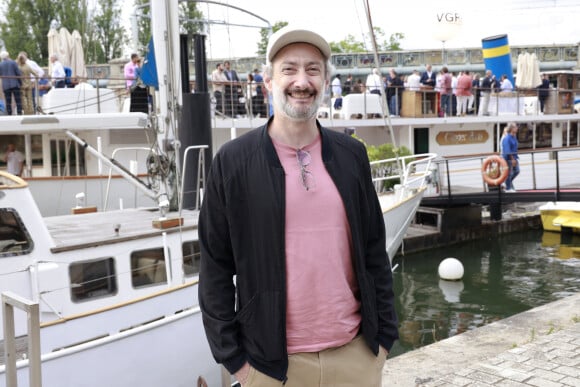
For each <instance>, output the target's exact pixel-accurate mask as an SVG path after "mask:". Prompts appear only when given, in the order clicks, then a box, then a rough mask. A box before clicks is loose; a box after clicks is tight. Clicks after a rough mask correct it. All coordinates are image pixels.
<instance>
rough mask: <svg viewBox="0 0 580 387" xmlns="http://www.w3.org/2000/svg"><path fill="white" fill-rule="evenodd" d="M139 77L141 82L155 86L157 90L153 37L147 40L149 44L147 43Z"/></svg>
mask: <svg viewBox="0 0 580 387" xmlns="http://www.w3.org/2000/svg"><path fill="white" fill-rule="evenodd" d="M139 79H141V82H143V84H145V85H147V86H152V87H155V90H159V80H158V78H157V64H156V62H155V47H153V38H151V40H149V44H148V45H147V55H145V61H144V62H143V67H142V68H141V71H140V74H139Z"/></svg>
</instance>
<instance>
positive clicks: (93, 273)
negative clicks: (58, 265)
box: [69, 257, 117, 302]
mask: <svg viewBox="0 0 580 387" xmlns="http://www.w3.org/2000/svg"><path fill="white" fill-rule="evenodd" d="M69 276H70V283H71V287H70V290H71V298H72V300H73V301H75V302H79V301H87V300H91V299H94V298H102V297H105V296H113V295H115V294H117V275H116V274H115V261H114V259H113V258H110V257H109V258H102V259H97V260H91V261H86V262H75V263H72V264H71V265H70V267H69Z"/></svg>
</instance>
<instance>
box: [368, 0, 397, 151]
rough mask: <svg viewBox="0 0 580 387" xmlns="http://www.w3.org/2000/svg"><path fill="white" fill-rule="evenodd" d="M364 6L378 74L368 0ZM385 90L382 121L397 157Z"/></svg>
mask: <svg viewBox="0 0 580 387" xmlns="http://www.w3.org/2000/svg"><path fill="white" fill-rule="evenodd" d="M363 3H364V6H365V14H366V17H367V23H368V25H369V35H370V38H371V43H372V45H373V54H374V57H375V66H376V67H375V68H376V69H377V70H378V71H379V74H380V71H381V69H380V62H379V50H378V48H377V39H376V37H375V30H374V28H373V21H372V18H371V11H370V6H369V1H368V0H363ZM385 94H386V93H385V90H381V99H382V106H383V121H384V122H385V126H386V127H387V128H388V129H389V135H390V136H391V141H392V143H393V145H394V149H393V151H394V152H395V156H397V157H399V148H398V147H397V142H396V140H395V133H394V131H393V125H392V124H391V117H390V114H389V104H388V103H387V96H386V95H385Z"/></svg>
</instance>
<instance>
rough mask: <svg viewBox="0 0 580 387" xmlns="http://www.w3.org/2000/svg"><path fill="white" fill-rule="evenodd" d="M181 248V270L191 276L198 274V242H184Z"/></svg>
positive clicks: (199, 253)
mask: <svg viewBox="0 0 580 387" xmlns="http://www.w3.org/2000/svg"><path fill="white" fill-rule="evenodd" d="M181 250H182V251H183V272H184V273H185V275H188V276H191V275H197V274H199V262H200V256H201V252H200V250H199V242H198V241H188V242H184V243H183V246H182V247H181Z"/></svg>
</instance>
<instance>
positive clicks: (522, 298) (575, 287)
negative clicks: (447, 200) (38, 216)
mask: <svg viewBox="0 0 580 387" xmlns="http://www.w3.org/2000/svg"><path fill="white" fill-rule="evenodd" d="M575 247H577V248H578V251H577V252H576V251H574V248H575ZM447 257H454V258H457V259H459V260H460V261H461V262H462V263H463V266H464V270H465V274H464V277H463V280H462V281H458V282H449V281H442V280H440V279H439V276H438V274H437V269H438V266H439V263H440V262H441V261H442V260H443V259H445V258H447ZM396 264H399V266H398V268H397V269H396V270H395V273H394V283H395V295H396V308H397V313H398V316H399V330H400V332H399V334H400V340H399V341H398V342H396V343H395V345H394V347H393V349H392V351H391V356H397V355H399V354H402V353H404V352H407V351H411V350H413V349H416V348H420V347H422V346H424V345H428V344H431V343H433V342H436V341H439V340H442V339H445V338H447V337H451V336H454V335H456V334H459V333H462V332H465V331H468V330H471V329H474V328H477V327H481V326H483V325H486V324H489V323H491V322H494V321H497V320H500V319H503V318H506V317H509V316H511V315H514V314H517V313H520V312H523V311H526V310H529V309H531V308H534V307H536V306H540V305H544V304H546V303H549V302H551V301H555V300H557V299H560V298H563V297H566V296H567V295H571V294H574V293H577V292H580V237H576V236H574V237H573V238H567V239H564V240H562V239H561V235H560V234H557V233H551V232H544V231H542V230H532V231H526V232H521V233H513V234H507V235H504V236H501V237H497V238H490V239H483V240H477V241H472V242H468V243H464V244H461V245H456V246H449V247H446V248H441V249H432V250H429V251H426V252H422V253H417V254H408V255H406V256H404V257H396V258H395V260H394V261H393V265H396ZM579 315H580V311H579Z"/></svg>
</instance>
